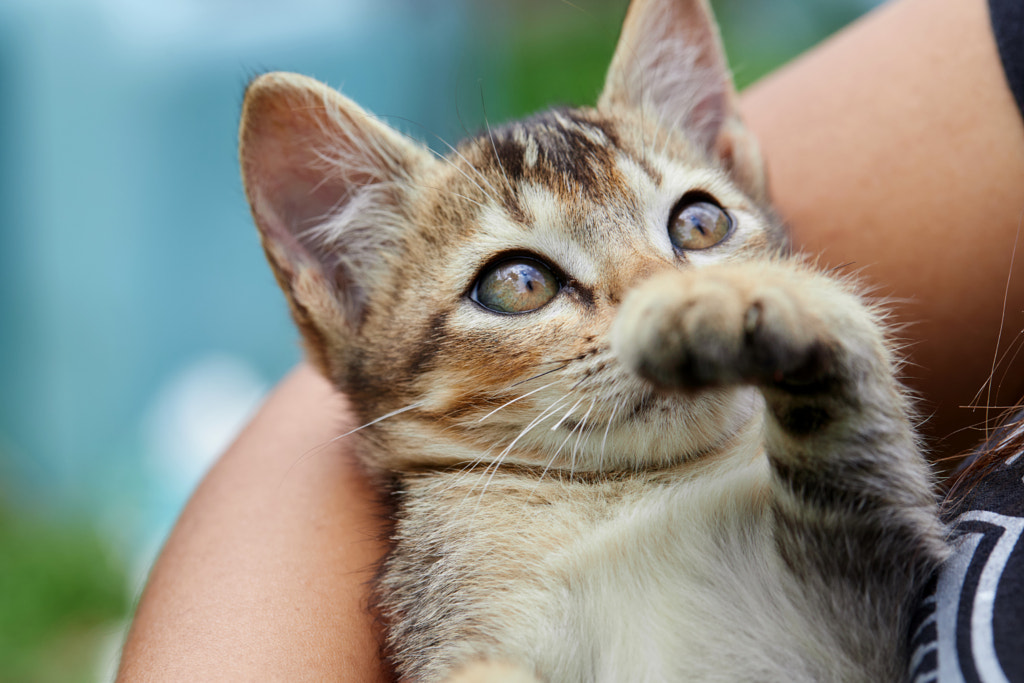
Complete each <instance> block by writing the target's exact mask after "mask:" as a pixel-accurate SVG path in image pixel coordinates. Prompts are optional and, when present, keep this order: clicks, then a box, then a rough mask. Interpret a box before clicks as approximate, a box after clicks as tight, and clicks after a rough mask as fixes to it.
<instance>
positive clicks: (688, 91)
mask: <svg viewBox="0 0 1024 683" xmlns="http://www.w3.org/2000/svg"><path fill="white" fill-rule="evenodd" d="M621 107H628V108H634V109H642V110H643V111H644V112H647V113H652V114H654V115H655V116H656V117H657V118H659V119H660V120H661V121H662V123H664V124H665V125H668V126H670V127H673V128H676V129H678V130H681V131H683V132H685V133H686V134H687V135H688V136H689V137H690V139H692V140H693V141H694V142H696V143H697V144H698V145H700V146H701V147H702V148H703V149H704V150H705V152H707V153H708V154H709V155H710V156H712V157H714V158H716V159H718V160H720V161H721V163H722V164H723V165H724V166H725V167H726V168H728V169H729V171H730V173H731V174H732V175H733V177H734V178H735V179H736V181H737V182H738V183H739V184H740V186H741V187H743V188H744V189H745V190H747V191H748V192H750V193H751V194H752V195H753V196H754V197H756V198H759V199H765V198H766V188H765V172H764V165H763V163H762V161H761V153H760V151H759V148H758V145H757V141H756V140H755V139H754V138H753V136H752V135H751V134H750V132H749V131H747V129H746V127H745V126H744V125H743V122H742V121H741V119H740V116H739V109H738V107H737V103H736V90H735V88H734V87H733V83H732V76H731V74H730V72H729V66H728V63H727V62H726V58H725V51H724V50H723V49H722V41H721V38H720V37H719V33H718V25H717V24H716V23H715V19H714V16H713V15H712V13H711V8H710V6H709V5H708V3H707V0H633V2H632V3H631V4H630V6H629V11H628V13H627V14H626V21H625V23H624V24H623V26H622V34H621V35H620V36H619V43H618V46H617V47H616V48H615V56H614V57H613V58H612V64H611V67H610V68H609V69H608V75H607V77H606V79H605V84H604V90H603V91H602V92H601V97H600V99H599V100H598V108H599V109H614V108H621Z"/></svg>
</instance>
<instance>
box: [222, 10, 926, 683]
mask: <svg viewBox="0 0 1024 683" xmlns="http://www.w3.org/2000/svg"><path fill="white" fill-rule="evenodd" d="M241 160H242V170H243V174H244V178H245V185H246V191H247V194H248V197H249V201H250V203H251V206H252V211H253V215H254V216H255V220H256V224H257V225H258V226H259V229H260V233H261V235H262V239H263V245H264V247H265V249H266V253H267V257H268V259H269V261H270V264H271V266H272V267H273V270H274V273H275V274H276V276H277V279H278V281H279V283H280V284H281V287H282V289H283V290H284V292H285V294H286V296H287V298H288V302H289V304H290V306H291V311H292V314H293V316H294V318H295V321H296V323H297V324H298V326H299V328H300V330H301V331H302V334H303V337H304V339H305V344H306V347H307V350H308V355H309V358H310V360H311V361H312V362H313V363H314V364H315V365H316V366H317V367H318V368H319V369H320V371H321V372H323V374H324V375H325V376H327V377H328V378H329V379H330V380H331V381H333V382H334V383H335V384H336V385H337V386H338V388H339V389H341V390H342V391H344V392H346V393H347V394H348V395H349V396H350V397H351V398H352V403H353V405H354V406H356V409H357V411H358V412H359V414H360V416H361V417H362V419H363V420H364V422H365V423H367V426H366V427H365V429H362V430H360V431H359V433H358V435H357V438H359V450H360V453H361V456H362V459H363V461H364V462H365V463H366V465H367V466H368V467H369V468H371V469H372V470H373V471H374V472H375V473H377V474H378V475H380V479H381V480H382V481H383V482H385V484H386V485H387V486H389V487H390V491H391V492H392V493H393V496H392V499H393V500H395V501H397V503H396V506H397V507H396V512H395V516H396V520H397V521H396V528H395V532H394V538H393V549H392V550H391V552H390V555H389V556H388V558H387V559H386V561H385V563H384V566H383V568H382V572H381V578H380V580H379V582H378V585H377V586H376V591H377V594H378V603H379V608H380V610H381V613H382V615H383V617H384V618H385V620H386V622H387V624H388V628H389V630H388V633H387V643H386V648H387V655H388V657H389V659H390V661H391V663H392V664H393V665H394V667H395V670H396V673H397V675H398V676H399V677H400V678H401V679H403V680H410V681H411V680H415V681H456V680H461V681H469V680H473V681H551V682H558V683H563V682H576V681H579V682H584V681H616V682H621V681H682V680H686V681H691V680H692V681H871V682H872V683H877V682H879V681H894V680H898V679H900V678H902V675H903V671H904V666H905V662H904V661H903V654H902V653H903V652H904V638H903V635H902V634H903V626H904V615H905V612H906V607H907V602H908V599H909V597H910V596H911V595H912V593H913V592H914V591H915V589H916V587H917V586H918V585H919V583H920V580H921V579H922V577H924V576H926V575H927V574H928V573H929V572H930V571H931V570H932V569H933V568H934V567H935V566H936V564H937V563H939V562H940V561H941V559H942V558H943V557H944V556H945V553H946V546H945V543H944V532H943V528H942V526H941V525H940V523H939V522H938V520H937V516H936V505H935V501H934V498H933V493H932V490H931V488H930V479H929V472H928V469H927V466H926V463H925V461H924V460H923V458H922V457H921V455H920V453H919V451H918V446H917V443H916V437H915V435H914V432H913V430H912V428H911V426H910V424H909V421H908V418H907V399H906V396H905V395H904V393H903V391H902V390H901V388H900V386H899V384H898V383H897V381H896V380H895V379H894V371H895V361H894V360H893V355H892V352H891V350H890V348H889V345H888V343H887V341H886V335H885V332H884V328H883V323H882V318H881V315H880V314H879V312H878V311H876V310H874V309H873V308H871V307H869V306H865V304H864V303H862V302H861V300H860V299H859V298H858V295H857V292H856V289H855V287H854V286H853V285H852V284H850V283H849V282H844V281H840V280H836V279H834V278H833V277H831V276H830V275H828V274H825V273H822V272H819V271H818V270H816V269H815V268H814V267H813V266H811V265H808V264H807V263H806V262H805V261H803V260H800V259H795V258H792V257H789V256H787V255H786V245H785V237H784V234H783V232H782V230H781V228H780V227H779V224H778V223H777V221H776V219H775V218H774V216H773V215H772V212H771V209H770V208H769V207H768V204H767V198H766V191H765V183H764V176H763V171H762V167H761V163H760V158H759V155H758V152H757V148H756V145H755V143H754V142H753V140H751V138H750V137H749V135H748V134H747V133H746V132H745V130H744V128H743V126H742V124H741V123H740V121H739V118H738V114H737V109H736V104H735V93H734V91H733V88H732V83H731V79H730V77H729V74H728V71H727V67H726V64H725V59H724V56H723V53H722V50H721V46H720V41H719V38H718V33H717V28H716V27H715V25H714V21H713V19H712V17H711V15H710V10H709V8H708V6H707V3H706V1H705V0H635V1H634V2H633V4H632V6H631V7H630V10H629V13H628V16H627V17H626V22H625V26H624V28H623V31H622V36H621V38H620V40H619V45H618V48H617V50H616V53H615V56H614V59H613V61H612V64H611V67H610V70H609V73H608V77H607V81H606V83H605V86H604V90H603V92H602V93H601V96H600V99H599V100H598V103H597V106H596V108H593V109H590V108H583V109H556V110H553V111H549V112H546V113H542V114H538V115H536V116H533V117H532V118H528V119H526V120H524V121H521V122H518V123H512V124H509V125H507V126H504V127H502V128H499V129H496V130H489V131H487V132H486V133H483V134H481V135H479V136H477V137H475V138H472V139H469V140H467V141H465V142H463V143H462V144H461V145H460V146H459V147H458V148H457V149H453V150H452V153H451V154H450V155H449V156H448V157H447V158H444V159H438V158H435V157H433V156H432V155H431V153H430V152H428V151H427V149H426V148H424V147H423V146H421V145H419V144H417V143H415V142H411V141H409V140H408V139H406V138H405V137H403V136H402V135H400V134H399V133H396V132H395V131H393V130H391V129H390V128H388V127H387V126H385V125H384V124H382V123H381V122H380V121H378V120H377V119H375V118H373V117H372V116H370V115H369V114H367V113H366V112H364V111H363V110H361V109H360V108H359V107H357V106H356V105H355V104H353V103H352V102H351V101H349V100H347V99H345V98H344V97H342V96H341V95H339V94H338V93H337V92H335V91H333V90H331V89H328V88H327V87H325V86H323V85H321V84H319V83H317V82H315V81H313V80H310V79H308V78H304V77H302V76H297V75H292V74H281V73H273V74H268V75H265V76H262V77H260V78H257V79H256V80H255V81H254V82H253V83H252V85H251V86H250V87H249V89H248V92H247V93H246V99H245V104H244V112H243V116H242V126H241Z"/></svg>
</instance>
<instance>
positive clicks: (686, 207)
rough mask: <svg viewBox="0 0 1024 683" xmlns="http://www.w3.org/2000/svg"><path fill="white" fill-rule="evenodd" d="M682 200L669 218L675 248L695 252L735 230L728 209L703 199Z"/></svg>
mask: <svg viewBox="0 0 1024 683" xmlns="http://www.w3.org/2000/svg"><path fill="white" fill-rule="evenodd" d="M686 199H687V198H686V197H683V200H682V201H680V202H679V204H678V205H677V206H676V208H675V210H674V211H673V212H672V216H671V218H669V221H668V236H669V239H671V240H672V244H673V245H675V247H676V249H687V250H690V251H695V250H699V249H707V248H708V247H713V246H715V245H716V244H718V243H719V242H721V241H722V240H724V239H725V238H726V237H728V235H729V232H730V231H731V230H732V219H731V218H729V214H727V213H726V212H725V209H723V208H722V207H720V206H718V205H717V204H715V203H713V202H711V201H706V200H704V199H696V200H695V201H690V202H687V201H686Z"/></svg>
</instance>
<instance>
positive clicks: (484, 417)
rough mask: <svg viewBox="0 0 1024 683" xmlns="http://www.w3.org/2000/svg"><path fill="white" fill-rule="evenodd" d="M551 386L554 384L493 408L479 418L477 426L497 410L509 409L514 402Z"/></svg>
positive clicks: (538, 388) (552, 383) (546, 385)
mask: <svg viewBox="0 0 1024 683" xmlns="http://www.w3.org/2000/svg"><path fill="white" fill-rule="evenodd" d="M553 385H554V382H551V383H550V384H545V385H544V386H542V387H537V388H536V389H534V390H533V391H529V392H527V393H525V394H523V395H522V396H519V397H517V398H514V399H512V400H511V401H509V402H508V403H504V404H502V405H500V406H498V407H497V408H495V409H494V410H492V411H491V412H489V413H487V414H486V415H484V416H483V417H481V418H480V419H479V420H477V424H479V423H481V422H483V421H484V420H486V419H487V418H489V417H490V416H491V415H494V414H495V413H496V412H498V411H499V410H502V409H504V408H507V407H509V406H510V405H512V404H513V403H515V402H516V401H521V400H523V399H524V398H526V397H527V396H532V395H533V394H536V393H537V392H538V391H542V390H544V389H547V388H548V387H550V386H553Z"/></svg>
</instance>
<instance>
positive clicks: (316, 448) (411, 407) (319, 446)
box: [282, 401, 423, 481]
mask: <svg viewBox="0 0 1024 683" xmlns="http://www.w3.org/2000/svg"><path fill="white" fill-rule="evenodd" d="M422 406H423V401H418V402H416V403H411V404H409V405H407V406H406V407H404V408H399V409H398V410H392V411H391V412H390V413H387V414H386V415H381V416H380V417H378V418H375V419H373V420H370V421H369V422H367V423H366V424H362V425H359V426H358V427H356V428H355V429H350V430H348V431H347V432H345V433H344V434H339V435H338V436H335V437H333V438H330V439H328V440H327V441H324V442H323V443H320V444H317V445H316V446H313V447H312V448H310V449H309V450H308V451H306V452H305V453H303V454H302V455H300V456H299V457H298V458H296V459H295V461H294V462H292V464H291V465H289V466H288V469H287V470H286V471H285V473H284V476H283V477H282V481H283V480H284V479H285V478H287V477H288V475H289V474H290V473H291V471H292V470H293V469H294V468H295V467H296V466H297V465H299V463H301V462H303V461H305V460H306V458H309V457H311V456H313V455H315V454H316V453H319V452H320V451H322V450H323V449H325V448H327V447H328V446H330V445H331V444H332V443H334V442H336V441H340V440H342V439H344V438H345V437H346V436H350V435H352V434H355V433H356V432H358V431H360V430H363V429H366V428H367V427H371V426H373V425H375V424H377V423H378V422H383V421H384V420H386V419H388V418H389V417H395V416H396V415H401V414H402V413H404V412H407V411H410V410H415V409H416V408H420V407H422Z"/></svg>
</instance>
